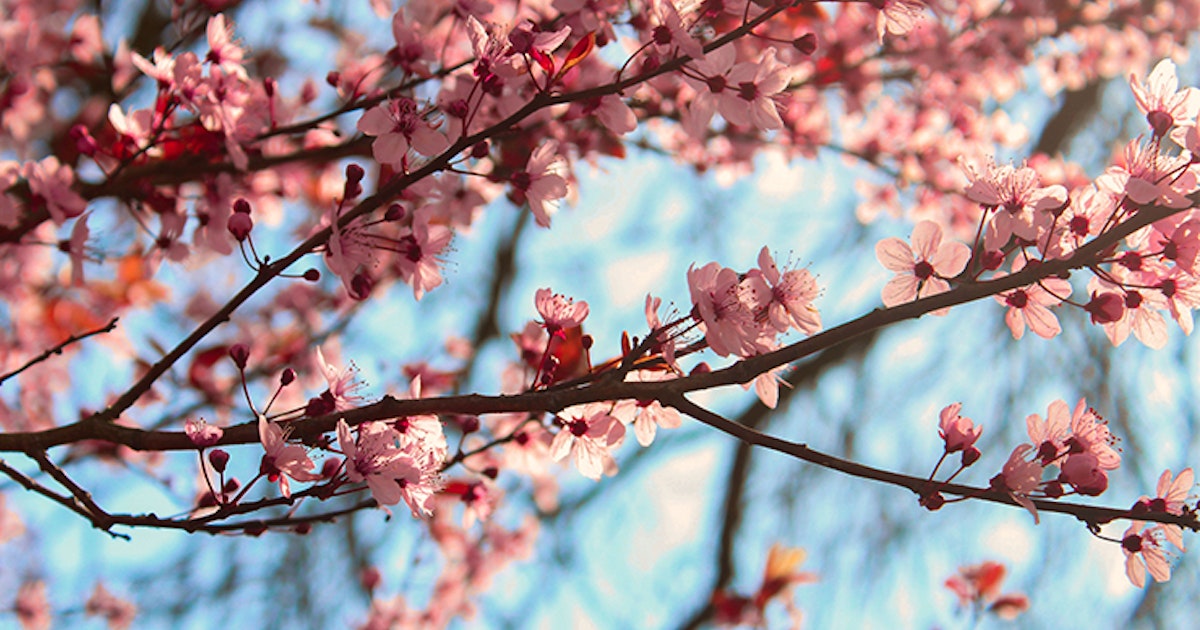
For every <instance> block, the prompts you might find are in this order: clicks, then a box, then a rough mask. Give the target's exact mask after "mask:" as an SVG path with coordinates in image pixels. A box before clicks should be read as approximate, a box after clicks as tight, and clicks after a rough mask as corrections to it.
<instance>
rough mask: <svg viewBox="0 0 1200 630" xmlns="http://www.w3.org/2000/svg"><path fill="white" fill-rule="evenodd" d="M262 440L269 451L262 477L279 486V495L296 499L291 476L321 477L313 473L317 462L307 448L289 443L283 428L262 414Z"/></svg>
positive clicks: (264, 460) (261, 468) (260, 429)
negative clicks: (293, 494) (293, 493)
mask: <svg viewBox="0 0 1200 630" xmlns="http://www.w3.org/2000/svg"><path fill="white" fill-rule="evenodd" d="M258 437H259V440H260V441H261V442H262V446H263V450H264V451H265V453H263V456H262V463H261V464H260V465H259V470H260V474H262V475H265V476H266V477H267V480H268V481H270V482H272V483H278V484H279V492H280V493H281V494H283V496H284V497H285V498H290V497H291V496H292V488H291V484H290V483H289V482H288V477H291V478H292V479H295V480H296V481H317V480H319V479H320V478H321V475H319V474H316V473H314V472H312V469H313V462H312V460H311V459H309V457H308V453H307V452H306V451H305V449H304V447H303V446H300V445H299V444H288V443H287V441H286V439H285V435H284V432H283V429H282V428H281V427H280V426H279V425H278V424H276V423H274V422H271V421H270V420H267V417H266V416H264V415H262V414H259V415H258Z"/></svg>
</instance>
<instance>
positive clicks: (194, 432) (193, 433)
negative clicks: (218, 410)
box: [183, 418, 225, 448]
mask: <svg viewBox="0 0 1200 630" xmlns="http://www.w3.org/2000/svg"><path fill="white" fill-rule="evenodd" d="M183 432H184V433H186V434H187V436H188V439H189V440H191V441H192V444H195V445H196V446H198V447H200V448H207V447H209V446H213V445H214V444H216V443H217V442H220V441H221V436H222V435H224V434H225V431H223V430H222V429H221V427H218V426H213V425H211V424H209V423H207V422H205V421H204V418H198V419H192V418H188V419H187V420H185V421H184V423H183Z"/></svg>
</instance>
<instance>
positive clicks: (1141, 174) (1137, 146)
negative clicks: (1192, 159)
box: [1096, 137, 1196, 208]
mask: <svg viewBox="0 0 1200 630" xmlns="http://www.w3.org/2000/svg"><path fill="white" fill-rule="evenodd" d="M1187 160H1188V158H1187V157H1184V156H1175V157H1170V156H1167V155H1164V154H1162V153H1160V151H1159V147H1158V145H1157V143H1154V142H1145V141H1143V139H1142V138H1140V137H1139V138H1135V139H1133V140H1130V141H1129V144H1127V145H1125V153H1124V161H1123V162H1124V163H1123V164H1118V165H1114V166H1110V167H1109V168H1108V170H1106V171H1105V172H1104V174H1103V175H1101V176H1100V177H1098V178H1096V187H1097V188H1099V189H1100V190H1102V191H1104V192H1106V193H1108V194H1110V195H1114V196H1116V197H1117V198H1121V197H1129V199H1130V200H1132V201H1133V202H1134V203H1136V204H1141V205H1145V204H1149V203H1161V204H1162V205H1165V206H1168V207H1171V208H1186V207H1188V206H1190V205H1191V203H1192V202H1191V201H1190V200H1189V199H1188V198H1187V196H1186V195H1187V193H1190V192H1192V191H1193V190H1195V188H1196V176H1195V174H1193V173H1192V172H1191V171H1190V170H1183V169H1184V167H1186V166H1187Z"/></svg>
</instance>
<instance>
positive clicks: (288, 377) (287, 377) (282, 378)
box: [279, 368, 296, 387]
mask: <svg viewBox="0 0 1200 630" xmlns="http://www.w3.org/2000/svg"><path fill="white" fill-rule="evenodd" d="M295 380H296V370H293V369H292V368H284V369H283V374H280V375H279V385H280V386H281V387H287V386H288V385H291V384H292V382H293V381H295Z"/></svg>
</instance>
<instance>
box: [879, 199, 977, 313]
mask: <svg viewBox="0 0 1200 630" xmlns="http://www.w3.org/2000/svg"><path fill="white" fill-rule="evenodd" d="M875 256H876V258H878V259H879V262H880V263H882V264H883V266H884V267H886V268H887V269H888V270H890V271H894V272H896V277H894V278H892V279H891V280H890V281H888V283H887V285H886V286H885V287H883V304H884V306H889V307H890V306H896V305H899V304H904V303H906V302H911V301H912V300H914V299H920V298H923V297H928V296H930V295H936V294H938V293H944V292H946V291H949V290H950V283H949V282H947V281H946V279H947V278H953V277H954V276H957V275H958V274H960V273H962V270H963V269H965V268H966V266H967V261H968V260H970V258H971V248H969V247H967V246H966V245H964V244H962V243H958V242H953V241H950V242H945V243H943V242H942V228H941V226H940V225H938V224H936V223H934V222H932V221H922V222H920V223H918V224H917V225H916V227H914V228H913V233H912V246H911V247H910V246H909V244H908V243H905V242H904V241H902V240H900V239H898V238H896V237H889V238H885V239H883V240H881V241H879V243H877V244H876V245H875ZM947 310H948V309H940V310H938V311H935V312H934V314H935V315H944V314H945V313H946V312H947Z"/></svg>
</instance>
